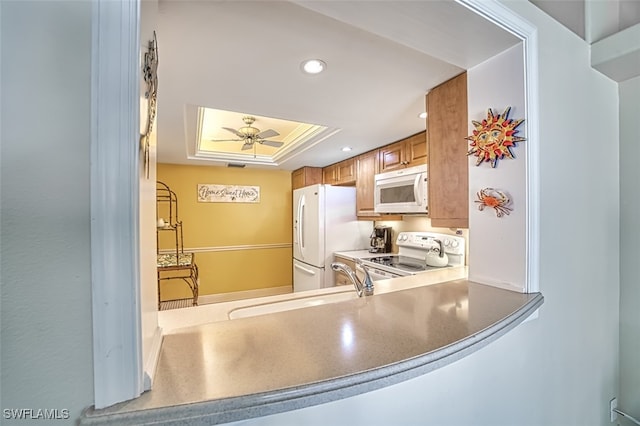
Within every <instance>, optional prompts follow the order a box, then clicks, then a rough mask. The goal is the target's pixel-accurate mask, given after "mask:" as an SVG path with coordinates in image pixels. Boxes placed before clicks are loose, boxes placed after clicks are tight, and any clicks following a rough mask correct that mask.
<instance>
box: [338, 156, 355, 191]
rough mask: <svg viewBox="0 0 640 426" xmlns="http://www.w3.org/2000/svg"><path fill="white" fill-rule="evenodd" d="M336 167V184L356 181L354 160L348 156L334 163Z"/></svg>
mask: <svg viewBox="0 0 640 426" xmlns="http://www.w3.org/2000/svg"><path fill="white" fill-rule="evenodd" d="M336 167H337V169H338V185H350V184H355V182H356V160H355V158H349V159H347V160H344V161H341V162H339V163H338V164H336Z"/></svg>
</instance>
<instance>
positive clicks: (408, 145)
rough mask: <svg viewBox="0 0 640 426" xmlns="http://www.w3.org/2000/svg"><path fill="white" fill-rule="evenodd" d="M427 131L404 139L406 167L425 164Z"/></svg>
mask: <svg viewBox="0 0 640 426" xmlns="http://www.w3.org/2000/svg"><path fill="white" fill-rule="evenodd" d="M427 152H428V149H427V132H426V131H425V132H420V133H418V134H417V135H413V136H410V137H409V138H407V139H406V141H405V160H406V165H407V167H412V166H417V165H419V164H427Z"/></svg>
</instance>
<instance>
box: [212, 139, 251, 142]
mask: <svg viewBox="0 0 640 426" xmlns="http://www.w3.org/2000/svg"><path fill="white" fill-rule="evenodd" d="M209 140H210V141H211V142H240V141H243V140H244V139H209Z"/></svg>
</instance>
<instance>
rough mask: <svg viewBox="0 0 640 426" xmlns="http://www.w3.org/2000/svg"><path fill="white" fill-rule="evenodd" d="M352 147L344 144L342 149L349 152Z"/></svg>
mask: <svg viewBox="0 0 640 426" xmlns="http://www.w3.org/2000/svg"><path fill="white" fill-rule="evenodd" d="M351 149H352V148H351V147H350V146H343V147H342V151H343V152H349V151H351Z"/></svg>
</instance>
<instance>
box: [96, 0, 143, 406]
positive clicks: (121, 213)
mask: <svg viewBox="0 0 640 426" xmlns="http://www.w3.org/2000/svg"><path fill="white" fill-rule="evenodd" d="M92 7H93V9H92V40H91V52H92V53H91V55H92V57H91V61H92V63H91V291H92V307H93V309H92V311H93V371H94V374H93V375H94V404H95V407H96V408H104V407H107V406H109V405H113V404H115V403H117V402H120V401H124V400H128V399H133V398H136V397H138V396H139V395H140V394H141V393H142V390H143V374H142V350H141V346H142V339H141V325H140V278H139V277H140V274H139V273H138V271H139V268H140V261H139V244H138V239H139V237H138V235H139V231H138V222H139V215H138V208H139V207H138V205H139V203H138V186H139V181H138V179H139V174H138V167H139V166H138V146H139V145H138V139H139V134H140V125H139V115H140V114H139V101H138V99H139V86H138V85H139V74H140V70H139V65H138V64H139V58H140V52H139V49H140V48H139V26H140V4H139V0H128V1H122V2H120V1H118V2H116V1H112V0H93V2H92Z"/></svg>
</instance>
